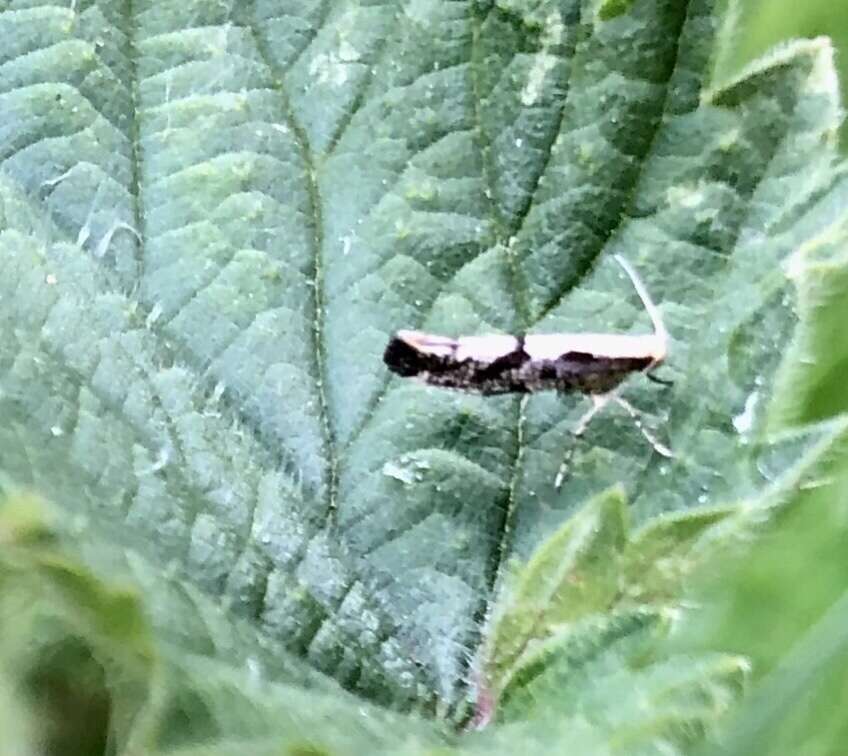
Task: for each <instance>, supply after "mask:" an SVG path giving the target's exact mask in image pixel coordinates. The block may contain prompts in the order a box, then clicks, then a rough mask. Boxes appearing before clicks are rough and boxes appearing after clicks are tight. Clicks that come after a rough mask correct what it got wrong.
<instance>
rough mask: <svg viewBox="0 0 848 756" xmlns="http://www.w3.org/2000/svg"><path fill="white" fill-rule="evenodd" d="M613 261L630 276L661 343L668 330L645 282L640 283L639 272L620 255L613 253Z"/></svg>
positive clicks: (666, 339) (665, 337)
mask: <svg viewBox="0 0 848 756" xmlns="http://www.w3.org/2000/svg"><path fill="white" fill-rule="evenodd" d="M613 257H614V258H615V261H616V262H617V263H618V264H619V265H620V266H621V267H622V268H624V272H625V273H627V276H628V277H629V278H630V281H631V282H632V283H633V288H634V289H636V293H637V294H638V295H639V299H641V300H642V304H643V305H644V306H645V309H646V310H647V312H648V317H650V318H651V323H653V325H654V335H655V336H659V337H660V339H662V341H663V343H665V342H667V341H668V331H666V329H665V323H663V319H662V315H661V314H660V310H659V308H658V307H657V306H656V305H655V304H654V300H653V299H651V295H650V294H648V290H647V289H646V288H645V284H644V283H642V279H641V278H639V274H638V273H637V272H636V270H635V269H634V268H633V266H632V265H631V264H630V263H629V262H627V260H625V259H624V258H623V257H622V256H621V255H613Z"/></svg>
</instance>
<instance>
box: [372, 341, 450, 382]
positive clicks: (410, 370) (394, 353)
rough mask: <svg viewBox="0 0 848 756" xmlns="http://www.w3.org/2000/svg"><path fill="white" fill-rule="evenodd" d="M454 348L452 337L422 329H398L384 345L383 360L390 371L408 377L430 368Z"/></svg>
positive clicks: (448, 355) (447, 355) (439, 362)
mask: <svg viewBox="0 0 848 756" xmlns="http://www.w3.org/2000/svg"><path fill="white" fill-rule="evenodd" d="M455 349H456V342H455V341H454V340H453V339H448V338H445V337H443V336H434V335H432V334H429V333H424V332H422V331H398V332H397V333H396V334H395V335H394V336H393V337H392V338H391V340H390V341H389V343H388V345H387V346H386V351H385V352H384V353H383V362H385V363H386V365H387V367H388V368H389V369H390V370H391V371H392V372H394V373H397V374H398V375H401V376H404V377H407V378H408V377H411V376H415V375H419V374H420V373H423V372H426V371H428V370H432V369H433V368H434V367H435V366H436V365H438V364H441V362H442V361H443V360H445V359H446V358H449V357H451V356H452V355H453V353H454V351H455Z"/></svg>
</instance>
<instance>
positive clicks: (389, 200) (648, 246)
mask: <svg viewBox="0 0 848 756" xmlns="http://www.w3.org/2000/svg"><path fill="white" fill-rule="evenodd" d="M719 23H720V18H719V11H718V9H717V7H716V3H714V2H713V1H712V0H687V1H686V2H681V1H680V0H632V2H600V3H599V2H596V1H595V0H583V1H582V2H581V1H580V0H556V1H555V0H496V1H493V0H474V1H471V0H469V1H468V2H453V1H449V0H409V2H404V3H378V2H372V1H371V0H362V1H361V2H360V1H354V0H352V1H351V2H342V3H328V2H317V0H314V1H313V0H309V1H308V2H303V1H298V2H294V1H289V0H280V1H279V2H274V1H272V0H261V1H260V2H255V3H241V2H217V1H216V2H212V1H211V0H182V1H181V2H172V1H168V2H155V3H154V2H149V1H148V2H142V3H132V4H120V3H114V2H111V0H102V1H101V2H97V1H95V0H86V1H85V2H72V3H68V4H67V5H65V6H62V5H59V4H56V3H53V2H36V1H29V0H21V1H20V2H18V1H17V0H15V1H13V2H7V3H4V4H0V39H2V40H3V42H4V44H3V45H0V48H2V49H0V114H2V119H0V120H2V126H0V485H2V486H3V488H4V489H7V490H9V491H18V490H21V489H34V490H36V491H38V492H39V493H40V494H41V495H43V496H44V497H45V498H46V499H49V500H50V501H51V502H53V503H54V505H55V506H56V508H57V511H58V514H57V517H58V519H59V520H61V521H62V523H63V529H64V531H65V532H66V534H69V535H68V537H70V538H72V539H73V540H74V541H75V543H76V546H75V548H76V549H77V550H78V551H79V560H80V566H79V567H78V568H75V570H72V573H73V574H76V575H77V576H79V575H81V574H88V573H85V570H90V571H91V573H90V574H91V579H92V580H95V581H96V580H98V579H100V578H101V577H102V576H103V575H108V576H109V577H110V578H112V577H115V578H118V577H120V579H121V580H123V581H126V583H127V584H129V585H134V586H137V587H138V588H139V589H140V590H141V591H142V592H143V596H144V599H143V606H144V609H145V611H146V613H147V614H148V615H149V621H150V623H151V628H152V630H151V638H152V639H153V640H151V643H152V645H153V646H154V647H155V648H156V649H157V655H156V658H159V657H160V656H161V657H163V658H167V659H169V660H171V661H169V664H172V663H174V662H173V661H172V660H179V659H181V658H190V659H192V660H196V662H197V668H198V669H200V668H202V666H203V663H208V664H211V665H213V667H215V666H216V665H219V664H220V665H223V668H224V669H226V670H232V669H241V668H243V667H245V665H247V666H250V665H253V664H259V666H260V667H261V669H262V671H263V679H267V680H269V681H271V683H272V684H273V685H279V686H290V687H287V688H286V691H287V692H286V694H285V695H283V694H281V696H282V698H281V699H280V700H283V699H285V698H286V696H288V695H294V694H292V693H291V691H292V690H301V689H305V690H309V691H310V693H309V694H308V695H309V696H311V695H313V694H314V695H315V696H317V697H319V698H320V697H322V696H329V697H330V698H332V697H334V696H343V695H347V694H346V693H342V692H341V690H342V689H347V690H348V691H353V692H355V693H356V694H357V695H358V696H359V697H360V698H362V699H367V700H368V701H369V702H371V703H378V704H382V705H385V706H388V707H391V708H393V709H396V710H410V709H414V710H417V711H422V712H427V713H428V714H437V715H438V716H440V717H457V718H461V717H462V716H463V715H464V714H465V713H466V710H465V704H466V699H467V696H468V686H469V678H470V677H471V674H470V668H469V660H470V659H472V658H473V657H474V656H475V654H476V653H477V650H478V649H479V648H480V647H481V642H482V641H483V640H484V639H483V638H482V635H483V632H484V631H483V627H484V623H483V618H484V617H486V616H487V615H488V614H489V613H490V609H491V607H492V605H493V602H494V601H495V600H496V596H497V593H498V588H499V586H500V585H501V584H502V582H504V581H503V580H502V578H503V576H504V575H505V573H506V569H507V566H508V565H509V564H511V563H513V562H517V563H522V562H524V561H526V560H528V559H529V558H530V557H531V555H532V554H533V553H535V552H536V550H537V549H538V548H539V547H540V546H541V545H542V544H545V543H546V542H548V539H550V538H551V537H552V536H554V534H556V533H558V532H559V531H560V528H562V527H563V523H565V522H566V521H567V520H568V519H569V517H571V516H572V515H573V514H574V513H575V512H576V511H577V510H578V509H579V508H580V507H581V506H582V505H583V503H584V502H585V501H588V500H590V499H591V498H592V497H593V496H596V495H599V494H600V493H601V492H603V491H606V490H608V489H610V487H612V486H614V485H617V484H622V485H623V486H624V487H625V489H626V490H627V492H628V495H629V500H630V504H629V505H628V506H629V508H630V513H629V519H630V520H631V521H632V522H633V523H634V525H635V526H637V527H640V526H642V525H644V524H645V523H646V522H648V521H649V520H650V519H651V518H652V517H654V516H657V515H660V514H663V513H681V512H685V511H686V510H689V509H692V508H694V507H697V506H698V505H707V504H722V503H724V502H727V501H739V500H742V499H744V498H746V497H749V496H754V495H756V494H757V493H758V492H760V491H761V489H762V488H763V487H764V486H766V485H767V484H768V482H769V474H768V470H767V469H766V466H765V463H764V462H763V456H762V455H763V453H764V452H763V446H762V444H761V441H762V435H761V431H762V427H763V426H762V422H761V415H762V410H763V408H764V407H766V406H767V405H768V403H769V399H770V396H771V393H772V390H771V385H772V379H773V375H774V371H775V368H776V366H777V363H778V361H779V359H780V356H781V354H782V352H783V345H784V343H785V341H786V339H787V338H788V337H789V335H790V334H791V333H792V329H793V326H794V323H795V314H794V311H793V307H792V301H791V297H789V296H788V291H787V286H786V278H785V276H784V274H783V271H782V268H781V264H782V262H783V261H784V260H785V259H786V258H787V256H788V255H789V254H790V253H791V252H792V251H793V250H795V249H797V248H798V247H799V246H801V245H803V244H804V243H807V242H808V241H809V240H810V239H813V238H815V237H816V235H817V234H818V233H820V231H821V229H822V228H823V227H825V226H828V225H833V224H835V223H836V222H837V221H838V219H839V218H841V217H842V216H843V214H844V210H843V208H844V207H845V205H846V199H848V181H846V180H845V170H844V167H843V166H842V165H840V164H839V163H838V162H837V158H836V153H835V150H834V144H835V138H836V131H837V128H838V125H839V119H840V110H839V106H838V96H837V85H836V81H835V77H834V73H833V65H832V50H831V47H830V46H829V44H828V42H827V41H826V40H823V39H819V40H813V41H808V42H799V43H795V44H792V45H790V46H787V47H785V48H782V49H781V50H779V51H777V52H775V53H773V54H771V55H770V56H768V57H766V58H763V59H761V60H760V61H759V62H758V63H757V64H756V65H755V66H754V67H753V68H752V69H750V70H748V71H747V72H746V73H745V74H744V75H743V76H742V77H740V79H739V80H738V81H735V82H732V83H730V84H728V85H726V86H724V87H722V88H721V89H720V90H714V89H712V88H711V86H710V83H709V73H710V70H709V69H710V60H711V56H712V54H713V38H714V34H715V31H716V29H717V28H718V26H719ZM614 254H622V255H623V256H624V257H626V258H627V259H628V260H629V261H630V262H632V263H633V264H634V266H635V267H636V268H637V269H638V270H639V271H640V273H641V274H642V275H643V277H644V278H645V280H646V283H647V286H648V288H649V290H650V291H651V293H652V294H653V296H654V298H655V299H657V301H658V302H659V303H660V306H661V309H662V311H663V314H664V317H665V320H666V324H667V326H668V329H669V331H670V333H671V342H672V343H671V356H670V358H669V360H668V363H667V366H666V367H665V368H663V370H664V371H665V373H666V375H667V377H670V378H672V379H673V380H674V385H673V387H671V388H669V389H662V388H658V387H657V386H655V385H654V384H651V383H648V382H647V381H646V380H644V379H642V378H641V377H640V378H635V379H634V380H633V381H631V382H630V383H629V384H628V385H627V387H626V389H625V395H626V396H627V398H628V399H629V400H630V401H631V402H632V403H633V404H634V405H636V406H637V407H638V408H639V409H640V410H641V411H642V412H643V413H644V421H645V423H646V425H648V426H650V427H651V428H653V429H654V430H655V432H656V433H657V435H658V436H659V437H660V438H661V439H662V440H663V441H664V442H666V443H667V444H668V445H669V446H670V447H671V448H672V449H673V451H674V454H675V457H674V459H673V460H670V461H667V460H664V459H662V458H660V457H659V456H658V455H656V454H654V452H653V451H652V449H651V447H650V445H648V444H646V443H645V441H644V439H643V438H642V437H641V435H640V434H639V432H638V430H637V429H636V428H635V426H634V425H633V423H632V422H631V420H630V418H629V416H628V415H627V414H626V413H624V412H623V411H619V410H616V409H614V408H611V409H608V410H607V411H605V412H604V413H602V414H601V416H599V417H598V418H597V420H596V422H595V423H594V424H593V425H592V426H591V427H590V429H589V431H588V433H587V434H586V436H585V437H584V438H583V439H582V441H581V442H579V443H577V442H574V440H573V439H572V438H571V434H570V429H571V428H572V427H573V424H574V422H575V420H576V419H577V418H578V417H579V416H580V415H581V414H582V412H583V410H584V409H585V407H584V405H585V400H583V399H582V398H581V397H577V396H574V397H566V398H563V397H559V396H555V395H539V396H533V397H530V398H529V399H525V400H521V401H520V400H518V399H517V398H515V397H509V396H505V397H497V398H485V397H480V396H473V395H465V394H457V393H449V392H443V391H439V390H436V389H432V388H426V387H422V386H419V385H413V384H410V383H409V382H406V381H403V380H401V379H398V378H396V377H392V376H390V375H389V373H388V372H387V370H386V368H385V366H384V365H383V364H382V360H381V354H382V350H383V348H384V346H385V344H386V341H387V339H388V337H389V335H390V334H391V333H392V332H393V331H394V330H396V329H398V328H410V327H412V328H424V329H428V330H433V331H437V332H444V333H447V334H461V333H483V332H488V331H492V330H495V331H507V332H519V331H536V332H552V331H563V330H565V331H595V332H619V331H632V332H634V333H641V332H645V330H646V328H647V327H648V326H647V323H648V320H647V317H646V316H645V314H644V313H643V312H642V307H641V305H640V303H639V301H638V299H637V297H636V296H635V294H634V292H633V291H632V287H631V285H630V283H629V282H628V281H627V279H626V278H625V277H624V276H623V275H622V273H621V271H620V269H619V268H618V267H617V266H616V265H615V263H614V262H613V260H612V255H614ZM575 443H577V445H576V446H575V447H574V449H573V454H571V464H570V467H569V475H568V478H567V480H566V482H565V485H564V486H563V487H562V489H561V490H556V489H555V488H554V486H553V480H554V476H555V474H556V471H557V469H558V468H559V466H560V462H561V459H562V455H563V453H564V450H565V449H566V448H568V447H569V445H571V444H575ZM622 521H623V520H622ZM575 527H576V526H575ZM610 532H612V531H610ZM609 543H610V544H613V545H614V544H615V543H617V539H615V538H612V539H611V541H610V542H609ZM646 548H647V547H646ZM646 553H647V552H646ZM598 554H599V555H600V552H598ZM595 561H596V562H598V563H600V562H601V561H602V560H601V559H600V556H598V558H597V559H596V560H595ZM71 582H73V581H71ZM83 582H84V583H86V581H83ZM86 584H87V585H89V584H88V583H86ZM71 588H72V586H70V585H69V586H68V590H71ZM89 589H91V586H90V585H89V588H88V589H86V590H89ZM92 590H93V589H92ZM593 590H594V588H593ZM80 591H82V592H81V593H79V592H78V598H79V599H80V600H83V599H84V597H85V595H87V594H86V591H85V590H82V588H80ZM95 593H96V594H97V595H99V596H101V598H102V594H99V593H97V591H95ZM600 593H604V591H600ZM102 608H103V607H101V609H102ZM89 609H91V607H89ZM163 649H164V650H163ZM229 674H230V672H229V671H228V672H227V675H229ZM186 679H187V680H190V681H191V684H192V685H196V686H197V688H198V690H197V695H198V696H199V697H200V698H202V697H203V696H204V695H205V693H204V690H203V689H202V688H203V685H204V683H203V679H204V678H203V676H202V675H197V674H189V673H186ZM210 679H211V677H210ZM321 700H326V699H324V698H321ZM319 708H320V707H319ZM222 711H223V712H224V713H226V707H225V708H224V709H223V710H222ZM152 716H164V715H162V713H161V711H160V710H158V709H157V710H156V711H155V712H154V715H152ZM392 721H393V722H395V723H396V722H397V721H398V720H392ZM159 725H160V726H163V727H164V726H166V725H167V723H164V724H163V723H162V722H160V723H159ZM385 726H386V727H392V726H397V727H398V728H399V729H402V726H401V725H397V724H395V725H392V724H389V723H388V722H387V723H386V724H385ZM201 729H202V728H201ZM589 730H590V731H591V733H592V735H591V737H592V738H594V737H595V736H596V734H597V733H596V732H595V730H593V729H592V728H591V727H590V728H589ZM240 732H242V731H240ZM205 734H206V733H204V732H201V731H198V733H195V734H194V735H193V736H192V734H191V733H189V734H188V735H186V742H185V745H186V746H187V747H188V746H191V745H192V744H193V743H194V742H195V741H193V740H192V739H191V738H192V737H196V738H199V739H201V740H202V738H203V737H204V736H205ZM587 737H590V736H587ZM395 745H396V744H395ZM397 752H400V751H397Z"/></svg>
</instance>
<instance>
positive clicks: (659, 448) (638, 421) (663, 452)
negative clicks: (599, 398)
mask: <svg viewBox="0 0 848 756" xmlns="http://www.w3.org/2000/svg"><path fill="white" fill-rule="evenodd" d="M611 398H612V400H613V401H614V402H615V403H616V404H617V405H618V406H619V407H621V408H622V409H624V410H625V411H626V412H627V414H628V415H630V417H631V419H632V420H633V424H634V425H635V426H636V427H637V428H638V429H639V432H640V433H641V434H642V435H643V436H644V437H645V440H646V441H647V442H648V443H649V444H650V445H651V446H653V447H654V451H655V452H656V453H657V454H659V455H660V456H662V457H666V458H667V459H671V458H672V457H674V454H672V452H671V449H669V448H668V447H667V446H665V445H663V444H661V443H660V442H659V441H657V439H656V437H655V436H654V434H653V433H651V432H650V431H649V430H648V429H647V428H646V427H645V425H644V423H643V422H642V418H641V416H640V414H639V410H637V409H636V408H635V407H634V406H633V405H632V404H630V402H628V401H626V400H625V399H622V398H621V397H620V396H612V397H611Z"/></svg>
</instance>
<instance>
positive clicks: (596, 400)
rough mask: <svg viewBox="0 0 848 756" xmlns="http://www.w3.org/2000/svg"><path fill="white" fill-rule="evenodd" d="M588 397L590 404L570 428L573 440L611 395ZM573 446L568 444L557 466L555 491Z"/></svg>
mask: <svg viewBox="0 0 848 756" xmlns="http://www.w3.org/2000/svg"><path fill="white" fill-rule="evenodd" d="M589 398H590V399H591V400H592V406H591V407H589V409H588V410H586V412H584V413H583V415H582V417H581V418H580V419H579V420H578V421H577V424H576V425H575V426H574V428H572V430H571V435H572V436H574V440H575V442H576V441H578V440H579V439H580V438H581V436H582V435H583V434H584V433H585V432H586V428H588V427H589V423H591V422H592V418H593V417H594V416H595V415H597V414H598V412H600V411H601V410H602V409H603V408H604V407H605V406H606V404H607V402H609V400H610V399H611V398H612V395H611V394H590V395H589ZM574 446H575V445H574V444H570V445H569V447H568V448H567V449H566V450H565V454H564V455H563V457H562V464H561V465H560V466H559V470H557V474H556V478H555V479H554V488H555V489H556V490H557V491H559V489H560V486H562V482H563V481H564V480H565V475H566V473H567V472H568V464H569V462H571V455H572V454H574Z"/></svg>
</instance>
